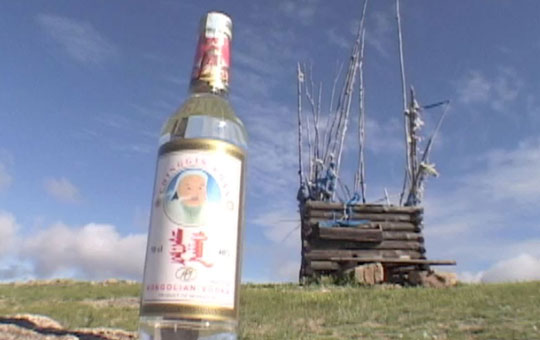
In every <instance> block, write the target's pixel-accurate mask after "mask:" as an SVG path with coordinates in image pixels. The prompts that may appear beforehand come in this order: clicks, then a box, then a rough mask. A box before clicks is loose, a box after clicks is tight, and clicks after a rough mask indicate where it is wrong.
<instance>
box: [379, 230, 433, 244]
mask: <svg viewBox="0 0 540 340" xmlns="http://www.w3.org/2000/svg"><path fill="white" fill-rule="evenodd" d="M382 238H383V240H385V241H386V240H392V241H405V240H407V241H418V242H424V236H422V234H420V233H410V232H399V231H384V232H383V233H382Z"/></svg>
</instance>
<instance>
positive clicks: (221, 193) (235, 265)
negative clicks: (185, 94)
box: [139, 12, 247, 340]
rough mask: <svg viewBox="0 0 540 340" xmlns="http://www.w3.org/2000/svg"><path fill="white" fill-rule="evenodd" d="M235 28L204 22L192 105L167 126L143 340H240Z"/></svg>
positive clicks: (218, 20) (213, 18)
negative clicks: (231, 96) (232, 89)
mask: <svg viewBox="0 0 540 340" xmlns="http://www.w3.org/2000/svg"><path fill="white" fill-rule="evenodd" d="M231 37H232V23H231V20H230V18H229V17H228V16H227V15H225V14H223V13H220V12H210V13H208V14H206V15H205V16H204V17H203V18H202V19H201V26H200V35H199V42H198V46H197V52H196V55H195V62H194V68H193V74H192V78H191V85H190V96H189V98H188V99H187V100H186V101H185V103H184V104H183V105H182V106H181V107H180V109H179V110H178V111H176V112H175V113H174V114H173V115H172V116H171V117H170V118H169V120H168V121H167V123H166V124H165V125H164V127H163V130H162V133H161V137H160V149H159V156H158V165H157V170H156V182H155V187H154V194H153V199H152V213H151V218H150V228H149V232H148V244H147V250H146V261H145V270H144V279H143V286H142V289H143V292H142V297H141V308H140V323H139V336H140V338H141V339H153V340H166V339H200V340H202V339H204V340H233V339H237V329H238V305H239V285H240V275H241V274H240V271H241V257H242V256H241V255H242V254H241V250H242V234H243V225H244V196H245V194H244V193H245V171H246V163H245V162H246V159H245V157H246V148H247V134H246V131H245V129H244V125H243V124H242V122H241V121H240V119H239V118H238V117H237V116H236V115H235V113H234V110H233V109H232V107H231V105H230V103H229V101H228V99H227V95H228V82H229V65H230V41H231Z"/></svg>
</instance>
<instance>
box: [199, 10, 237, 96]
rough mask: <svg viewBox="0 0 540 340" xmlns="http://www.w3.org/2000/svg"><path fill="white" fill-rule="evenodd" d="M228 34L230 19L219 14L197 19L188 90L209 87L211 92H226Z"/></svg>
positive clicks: (228, 59)
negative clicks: (198, 20) (195, 42)
mask: <svg viewBox="0 0 540 340" xmlns="http://www.w3.org/2000/svg"><path fill="white" fill-rule="evenodd" d="M231 32H232V22H231V19H230V18H229V17H228V16H227V15H225V14H223V13H219V12H211V13H208V14H207V15H206V16H205V17H204V18H203V19H202V20H201V32H200V35H199V42H198V44H197V51H196V54H195V61H194V63H193V72H192V75H191V87H192V90H194V91H196V92H197V89H198V88H200V87H210V90H211V91H212V92H227V91H228V88H229V65H230V61H231V53H230V45H231V38H232V37H231Z"/></svg>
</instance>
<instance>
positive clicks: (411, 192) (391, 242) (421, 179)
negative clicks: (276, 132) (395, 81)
mask: <svg viewBox="0 0 540 340" xmlns="http://www.w3.org/2000/svg"><path fill="white" fill-rule="evenodd" d="M367 4H368V0H365V1H364V6H363V10H362V17H361V20H360V24H359V28H358V32H357V35H356V39H355V41H354V44H353V47H352V51H351V55H350V57H349V59H348V66H347V67H346V68H344V69H346V72H345V75H344V77H343V78H342V82H343V83H342V86H341V90H340V91H339V88H338V87H337V84H338V82H339V79H340V74H341V70H342V69H343V64H342V65H341V66H340V68H339V71H338V72H337V74H336V77H335V78H334V82H333V86H332V91H331V97H330V107H329V111H328V113H327V114H326V115H323V109H322V101H321V98H322V88H323V84H322V82H321V83H319V86H318V87H317V86H316V85H315V82H314V80H313V72H312V69H311V68H308V67H307V66H306V65H301V64H300V63H299V64H298V68H297V81H298V82H297V85H298V87H297V91H298V176H299V189H298V192H297V200H298V203H299V208H300V220H301V240H302V262H301V268H300V282H301V283H304V282H309V281H310V280H311V279H317V278H318V277H319V276H321V275H326V274H330V275H335V276H343V274H344V273H347V272H350V271H351V270H352V269H354V272H355V276H356V277H362V276H363V274H366V273H368V272H369V274H366V275H367V276H370V278H367V279H366V277H365V276H366V275H364V276H363V277H364V279H365V280H364V281H365V282H368V283H370V284H371V283H372V282H377V283H378V282H380V281H386V282H396V283H405V282H408V283H410V284H415V283H413V281H414V282H417V281H419V280H411V278H412V277H416V278H421V277H424V276H426V275H424V276H423V275H420V274H419V273H424V274H426V273H428V274H429V273H431V271H430V265H453V264H455V262H454V261H433V260H428V259H427V257H426V249H425V246H424V237H423V235H422V228H423V225H422V217H423V208H422V206H421V205H422V201H423V192H424V184H425V181H426V180H427V178H428V177H430V176H437V175H438V172H437V170H436V168H435V164H433V163H431V162H430V160H429V156H430V153H431V150H432V145H433V140H434V139H435V137H436V135H437V133H438V131H439V129H440V127H441V124H442V122H443V120H444V118H445V116H446V113H447V110H448V108H449V101H447V100H445V101H440V102H436V103H433V104H429V105H421V104H420V102H419V101H418V99H417V95H416V93H415V91H414V89H413V87H412V86H411V87H410V90H409V91H407V86H406V85H407V83H406V79H405V68H404V57H403V39H402V32H401V19H400V13H399V12H400V10H399V0H396V19H397V28H398V30H397V31H398V47H399V61H400V70H401V72H400V75H401V88H402V99H403V111H402V112H401V114H402V116H403V119H404V120H403V122H404V131H405V143H404V144H405V145H404V146H405V148H404V149H405V174H404V180H403V187H402V189H401V193H400V194H399V201H398V202H399V203H398V204H396V205H392V204H391V203H390V198H389V195H388V192H387V190H386V188H385V201H386V204H385V205H382V204H369V203H367V202H368V200H367V197H366V175H365V163H366V161H365V155H364V151H365V145H366V141H365V128H366V125H365V119H366V110H365V86H364V77H363V67H364V42H365V18H366V13H367V12H366V10H367ZM357 78H358V82H356V79H357ZM355 84H358V86H355ZM356 88H358V93H357V94H355V89H356ZM336 89H337V90H336ZM407 92H408V93H409V96H407ZM353 97H357V98H358V105H357V107H358V118H357V119H356V120H352V119H351V115H350V113H351V107H352V106H351V104H352V101H353ZM304 98H305V99H307V103H308V104H309V107H310V108H311V114H307V115H304V114H303V110H304V109H303V107H304V106H303V99H304ZM334 99H336V101H334ZM334 103H335V105H334ZM438 107H441V108H444V110H443V112H442V114H441V115H440V118H439V121H438V123H437V126H436V127H435V129H434V130H433V132H432V133H431V135H430V136H429V137H428V138H424V137H427V136H423V134H422V126H423V125H424V122H423V120H422V116H423V112H424V111H426V110H430V109H434V108H438ZM352 121H356V122H357V123H358V129H357V132H358V167H357V169H356V171H355V175H354V180H353V183H352V185H350V182H349V183H348V184H349V185H347V182H346V180H345V178H343V177H342V176H341V175H342V174H341V171H340V170H341V165H342V160H343V159H345V158H348V159H349V160H350V157H351V154H350V153H346V152H344V148H345V140H346V136H347V134H348V133H349V132H350V130H351V129H349V122H352ZM423 140H425V142H422V141H423ZM349 163H350V161H349ZM375 202H380V200H377V201H375ZM363 271H364V272H363ZM381 271H382V273H381ZM381 274H382V275H381ZM381 276H382V277H383V278H382V280H381V279H380V277H381ZM426 277H427V276H426ZM420 281H421V280H420Z"/></svg>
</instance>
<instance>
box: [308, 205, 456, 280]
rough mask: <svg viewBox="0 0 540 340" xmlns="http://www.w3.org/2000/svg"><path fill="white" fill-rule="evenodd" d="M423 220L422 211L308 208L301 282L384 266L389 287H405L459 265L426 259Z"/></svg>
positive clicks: (368, 207)
mask: <svg viewBox="0 0 540 340" xmlns="http://www.w3.org/2000/svg"><path fill="white" fill-rule="evenodd" d="M422 214H423V208H421V207H418V206H410V207H408V206H390V205H380V204H354V205H349V206H347V205H344V204H341V203H333V202H321V201H307V202H305V204H304V206H303V211H302V264H301V269H300V281H301V282H310V281H311V280H313V279H315V280H316V279H317V278H318V277H320V276H321V275H341V274H343V273H344V272H346V271H348V270H350V269H352V268H355V267H357V266H359V265H362V264H366V263H380V264H382V266H383V268H384V279H383V280H384V281H385V282H396V283H402V282H404V281H406V280H407V275H408V274H409V273H410V272H413V271H416V272H418V271H426V270H429V266H430V265H445V264H448V265H450V264H455V262H454V261H430V260H428V259H427V258H426V249H425V247H424V237H423V235H422ZM347 215H348V216H347ZM347 224H348V225H349V226H340V225H347ZM351 224H352V225H354V226H350V225H351Z"/></svg>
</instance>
